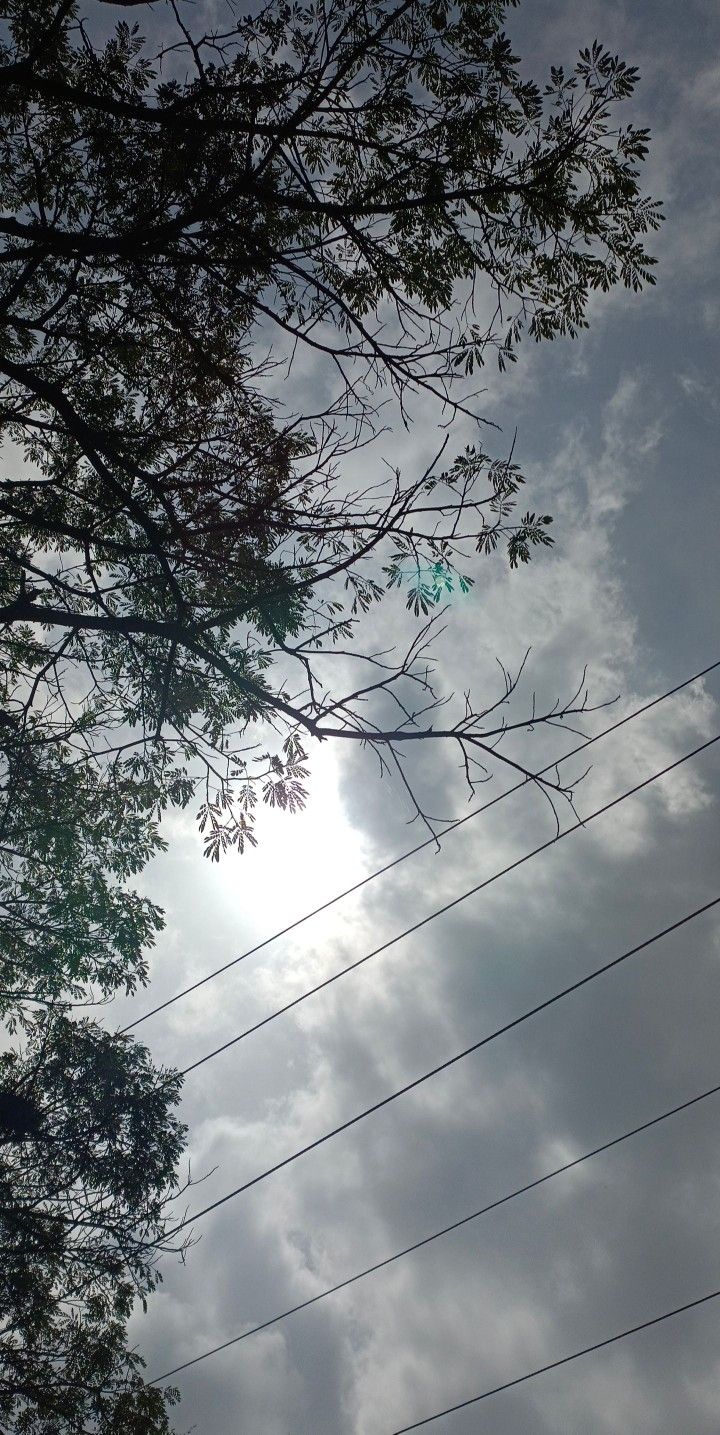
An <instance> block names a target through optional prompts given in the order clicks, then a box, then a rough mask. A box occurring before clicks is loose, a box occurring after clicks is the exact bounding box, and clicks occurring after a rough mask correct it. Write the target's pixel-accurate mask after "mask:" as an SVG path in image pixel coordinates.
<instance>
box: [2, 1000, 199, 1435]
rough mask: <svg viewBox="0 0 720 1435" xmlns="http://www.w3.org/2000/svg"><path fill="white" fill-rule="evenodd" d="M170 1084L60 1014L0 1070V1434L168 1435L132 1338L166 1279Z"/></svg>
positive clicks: (172, 1186) (127, 1048) (141, 1051)
mask: <svg viewBox="0 0 720 1435" xmlns="http://www.w3.org/2000/svg"><path fill="white" fill-rule="evenodd" d="M180 1084H181V1079H180V1077H179V1076H177V1075H175V1074H173V1073H170V1072H158V1071H157V1070H156V1069H155V1068H154V1066H153V1064H152V1062H151V1060H150V1057H149V1054H148V1052H147V1051H146V1050H145V1048H144V1047H142V1046H141V1045H140V1044H139V1043H136V1042H134V1041H132V1040H131V1039H130V1038H128V1037H122V1036H111V1035H109V1034H108V1033H107V1032H106V1031H103V1030H102V1028H101V1027H99V1026H98V1025H97V1024H96V1023H94V1022H91V1021H89V1020H87V1019H84V1020H82V1021H78V1020H71V1019H69V1018H68V1017H67V1016H66V1015H63V1014H62V1013H61V1012H57V1011H55V1012H50V1011H44V1012H42V1013H41V1014H40V1015H39V1016H38V1017H37V1018H36V1019H35V1020H34V1021H33V1022H32V1023H28V1024H27V1026H26V1029H25V1032H24V1041H23V1044H22V1048H21V1050H19V1051H16V1050H12V1051H10V1052H8V1053H6V1054H3V1055H2V1056H0V1251H1V1253H2V1259H0V1295H1V1299H0V1310H1V1312H2V1314H1V1316H0V1418H1V1419H2V1428H3V1430H6V1431H8V1432H10V1431H13V1432H14V1431H17V1432H21V1431H23V1432H24V1431H33V1432H38V1435H39V1432H40V1431H43V1432H48V1435H49V1432H50V1431H51V1430H52V1431H54V1430H63V1431H64V1430H73V1431H74V1430H83V1429H92V1430H95V1431H98V1432H101V1431H102V1432H105V1431H107V1432H108V1435H110V1432H114V1431H116V1430H117V1431H122V1432H125V1431H127V1432H128V1435H130V1432H137V1435H140V1432H141V1431H142V1432H144V1431H146V1430H147V1431H156V1430H157V1431H158V1432H162V1431H164V1430H166V1429H168V1428H169V1427H168V1426H167V1412H166V1407H165V1402H164V1400H163V1399H162V1397H161V1396H160V1393H159V1392H158V1391H152V1390H149V1389H148V1388H146V1387H145V1385H144V1382H143V1379H142V1373H141V1366H142V1362H141V1361H140V1359H139V1358H138V1356H137V1355H134V1354H131V1353H130V1352H128V1350H127V1345H126V1325H127V1320H128V1317H129V1315H130V1312H131V1310H132V1306H133V1302H134V1301H135V1300H136V1299H138V1298H139V1299H142V1300H145V1299H146V1297H147V1295H148V1294H149V1293H150V1292H151V1291H152V1290H153V1289H155V1287H156V1285H157V1283H158V1281H159V1280H160V1279H161V1275H160V1272H159V1271H158V1269H157V1249H158V1247H159V1246H162V1245H163V1238H164V1231H165V1229H166V1225H167V1222H166V1220H165V1214H164V1213H165V1210H166V1207H168V1205H169V1203H170V1202H171V1201H172V1200H173V1199H174V1198H175V1197H176V1196H177V1195H178V1194H180V1193H179V1190H178V1186H177V1177H176V1169H177V1165H178V1160H179V1157H180V1154H181V1151H182V1147H183V1143H184V1134H185V1128H184V1127H183V1126H182V1125H181V1124H180V1123H179V1122H178V1120H177V1118H176V1117H175V1115H174V1114H173V1107H174V1106H175V1104H176V1103H177V1100H178V1096H179V1090H180ZM166 1244H167V1243H166ZM171 1394H172V1393H171ZM143 1421H145V1422H146V1423H144V1424H143V1423H142V1422H143Z"/></svg>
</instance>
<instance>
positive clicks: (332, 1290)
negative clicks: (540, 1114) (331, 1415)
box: [148, 1085, 720, 1385]
mask: <svg viewBox="0 0 720 1435" xmlns="http://www.w3.org/2000/svg"><path fill="white" fill-rule="evenodd" d="M719 1093H720V1085H717V1086H711V1087H710V1088H709V1090H708V1091H701V1092H700V1094H699V1095H698V1096H691V1097H690V1099H689V1100H688V1101H683V1102H681V1103H680V1105H679V1106H672V1107H671V1108H670V1110H669V1111H663V1112H662V1113H661V1114H660V1115H659V1116H653V1117H652V1118H651V1120H649V1121H643V1122H642V1124H641V1125H640V1126H633V1128H632V1130H631V1131H624V1132H623V1133H622V1135H621V1136H614V1137H613V1138H612V1140H611V1141H604V1142H603V1143H602V1145H601V1146H595V1147H593V1149H592V1151H586V1152H585V1153H584V1154H583V1155H582V1156H576V1157H575V1158H574V1160H572V1161H566V1162H565V1163H564V1165H562V1166H556V1167H555V1169H554V1170H553V1171H546V1172H545V1175H544V1176H538V1177H536V1179H535V1180H534V1181H528V1182H527V1183H526V1184H525V1185H524V1186H516V1187H515V1189H514V1190H513V1191H509V1192H508V1193H507V1194H506V1195H504V1196H499V1197H498V1198H497V1200H495V1201H490V1202H489V1203H488V1205H486V1206H481V1207H480V1209H479V1210H478V1211H472V1212H471V1214H470V1215H469V1216H461V1218H460V1220H458V1221H453V1222H452V1223H451V1224H450V1225H449V1226H443V1227H442V1229H441V1230H439V1231H433V1233H432V1235H430V1236H423V1238H422V1240H419V1241H413V1243H412V1245H410V1246H404V1247H403V1249H402V1250H401V1251H395V1253H394V1255H392V1256H386V1257H385V1259H384V1260H382V1261H376V1262H375V1264H374V1265H372V1266H366V1267H365V1269H364V1270H362V1271H356V1273H355V1275H352V1276H347V1277H346V1279H345V1280H343V1281H338V1282H337V1284H336V1285H334V1286H328V1288H327V1290H324V1291H319V1292H318V1293H317V1295H312V1296H309V1297H308V1299H307V1300H303V1301H300V1302H299V1303H298V1304H297V1305H293V1306H290V1307H289V1308H288V1309H287V1310H283V1311H281V1312H280V1314H279V1315H273V1316H271V1317H270V1318H269V1320H264V1321H261V1323H260V1324H259V1325H254V1326H252V1327H251V1329H250V1330H244V1331H243V1332H242V1333H241V1334H240V1335H234V1336H232V1337H231V1339H230V1340H224V1341H223V1342H222V1344H221V1345H214V1346H213V1347H212V1349H211V1350H204V1351H203V1352H202V1354H201V1355H196V1356H195V1357H194V1358H193V1359H192V1360H186V1361H184V1362H183V1364H182V1365H176V1366H174V1368H173V1369H172V1370H166V1371H165V1372H164V1374H162V1375H156V1376H153V1379H152V1380H150V1381H149V1382H148V1383H149V1384H150V1385H158V1384H159V1383H160V1381H161V1380H169V1379H170V1377H171V1376H172V1375H179V1373H180V1371H181V1370H189V1368H190V1366H191V1365H198V1364H199V1363H200V1361H202V1360H207V1359H208V1358H209V1357H210V1356H211V1355H218V1354H219V1352H220V1351H222V1350H227V1349H228V1347H229V1346H231V1345H237V1344H238V1343H239V1342H240V1341H241V1340H248V1339H249V1337H250V1336H251V1335H258V1334H259V1332H260V1331H262V1330H267V1329H268V1327H269V1326H271V1325H277V1323H278V1322H279V1321H281V1320H286V1319H287V1317H288V1316H290V1315H297V1313H298V1311H301V1310H307V1308H308V1306H311V1305H316V1304H317V1302H318V1301H320V1300H325V1298H326V1297H327V1296H330V1295H335V1294H336V1293H337V1292H338V1291H341V1290H345V1289H346V1287H347V1286H352V1285H355V1283H356V1281H361V1280H363V1279H364V1278H365V1276H371V1275H374V1274H375V1272H376V1271H381V1270H384V1268H385V1267H386V1266H391V1265H393V1264H394V1262H395V1261H399V1260H401V1259H402V1257H403V1256H409V1255H412V1253H413V1252H414V1251H419V1250H422V1248H423V1246H429V1245H431V1243H432V1242H433V1241H438V1240H440V1237H441V1236H447V1235H450V1233H451V1232H452V1231H459V1230H460V1229H461V1228H462V1227H463V1226H467V1225H469V1224H470V1222H471V1221H477V1220H478V1219H479V1218H480V1216H486V1215H488V1214H489V1212H490V1211H496V1210H497V1209H498V1207H500V1206H505V1205H507V1203H508V1202H509V1201H514V1200H515V1199H516V1198H517V1197H518V1196H524V1195H526V1194H527V1192H528V1191H534V1190H535V1189H536V1188H537V1187H538V1186H544V1185H545V1184H546V1182H548V1181H552V1180H554V1178H555V1177H556V1176H562V1175H563V1174H564V1173H565V1172H566V1171H573V1170H574V1169H575V1167H576V1166H582V1165H583V1164H584V1162H585V1161H590V1160H591V1159H592V1157H593V1156H600V1155H601V1154H602V1153H603V1152H604V1151H610V1150H611V1149H612V1148H613V1147H614V1146H620V1145H621V1144H622V1142H624V1141H629V1140H630V1139H631V1137H633V1136H639V1135H640V1134H641V1132H643V1131H649V1130H650V1129H651V1127H653V1126H659V1125H660V1123H661V1122H662V1121H667V1120H668V1119H669V1117H671V1116H677V1115H679V1113H680V1112H681V1111H687V1110H689V1108H690V1107H691V1106H697V1105H698V1104H699V1103H700V1102H701V1101H707V1099H708V1097H710V1096H717V1095H718V1094H719Z"/></svg>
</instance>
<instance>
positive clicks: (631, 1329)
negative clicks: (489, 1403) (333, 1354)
mask: <svg viewBox="0 0 720 1435" xmlns="http://www.w3.org/2000/svg"><path fill="white" fill-rule="evenodd" d="M718 1296H720V1290H714V1291H709V1292H708V1294H707V1295H701V1296H698V1297H697V1300H689V1301H686V1303H685V1305H677V1306H675V1309H674V1310H666V1311H664V1313H663V1314H662V1315H655V1316H653V1317H652V1320H643V1321H641V1322H640V1325H631V1326H628V1328H627V1330H621V1331H618V1333H617V1335H608V1336H606V1338H605V1340H596V1341H595V1344H594V1345H585V1346H583V1349H582V1350H574V1351H573V1353H572V1355H563V1356H562V1357H561V1359H560V1360H552V1361H550V1363H549V1365H538V1366H537V1367H536V1369H535V1370H528V1371H527V1372H526V1373H525V1375H516V1377H515V1379H514V1380H506V1381H505V1382H504V1384H503V1385H494V1386H493V1388H492V1390H483V1391H482V1392H481V1394H480V1395H471V1396H470V1399H469V1400H459V1401H458V1403H457V1404H456V1405H448V1406H446V1408H445V1409H444V1410H438V1411H436V1413H435V1414H434V1415H426V1416H425V1419H424V1420H416V1421H415V1422H414V1424H412V1425H403V1426H402V1428H401V1429H400V1430H394V1431H393V1435H408V1431H410V1430H419V1429H420V1427H421V1426H422V1425H432V1423H433V1421H434V1420H442V1418H443V1416H444V1415H453V1414H454V1413H455V1411H456V1410H466V1409H467V1407H468V1405H476V1404H477V1402H478V1400H489V1398H490V1396H491V1395H500V1393H501V1392H502V1391H503V1390H512V1389H513V1387H514V1386H517V1385H523V1384H524V1382H525V1381H526V1380H534V1379H535V1376H536V1375H545V1374H546V1373H547V1371H548V1370H558V1369H559V1368H560V1366H561V1365H569V1364H570V1361H571V1360H579V1359H580V1357H581V1355H591V1354H592V1353H593V1351H595V1350H603V1349H604V1348H605V1347H606V1346H608V1345H614V1344H615V1342H616V1341H618V1340H626V1339H627V1337H628V1336H629V1335H637V1333H638V1331H640V1330H649V1329H650V1327H651V1326H653V1325H660V1324H661V1323H662V1321H664V1320H672V1318H673V1316H676V1315H683V1314H684V1313H685V1311H688V1310H696V1309H697V1307H698V1306H700V1305H705V1304H706V1303H707V1301H710V1300H717V1298H718Z"/></svg>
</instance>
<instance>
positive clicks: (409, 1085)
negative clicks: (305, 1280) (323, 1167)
mask: <svg viewBox="0 0 720 1435" xmlns="http://www.w3.org/2000/svg"><path fill="white" fill-rule="evenodd" d="M718 903H720V897H713V898H712V900H711V901H709V902H705V903H704V904H703V905H702V906H701V907H696V908H695V910H694V911H692V912H688V913H686V915H685V916H684V917H680V918H678V920H677V921H676V922H672V923H671V924H670V925H669V926H667V927H663V929H662V931H660V932H655V933H654V935H653V936H652V937H646V938H645V940H644V941H642V942H639V943H638V944H637V946H635V947H630V949H629V950H628V951H626V952H622V953H621V954H620V956H619V957H613V958H612V960H611V961H609V962H605V963H604V964H603V965H602V966H601V967H596V968H595V970H594V971H592V972H589V973H588V975H587V976H584V977H580V978H579V979H578V980H577V981H575V982H572V983H570V985H569V986H566V987H563V988H562V989H561V990H560V991H559V992H555V993H554V995H553V996H551V997H546V998H545V1000H544V1001H542V1002H538V1003H537V1004H536V1005H535V1006H533V1007H530V1008H529V1010H527V1011H525V1012H522V1013H521V1015H520V1016H516V1017H513V1019H512V1021H508V1022H505V1023H504V1024H503V1025H502V1026H500V1027H497V1028H496V1029H495V1031H492V1032H490V1033H489V1034H488V1035H487V1036H484V1037H481V1038H480V1040H479V1041H474V1042H473V1043H472V1045H471V1046H466V1047H465V1048H464V1049H463V1050H462V1051H459V1052H456V1054H455V1055H454V1056H451V1057H448V1058H447V1060H446V1061H441V1062H439V1063H438V1065H437V1066H433V1067H431V1068H430V1070H429V1071H425V1072H423V1074H422V1076H416V1077H415V1078H414V1080H413V1081H408V1082H406V1084H405V1085H404V1086H400V1087H398V1089H397V1091H391V1092H390V1094H389V1096H383V1097H382V1098H381V1100H380V1101H375V1102H373V1104H372V1105H371V1106H366V1107H364V1108H363V1110H362V1111H359V1112H357V1113H356V1114H355V1116H351V1117H349V1118H348V1120H347V1121H342V1122H341V1123H340V1125H339V1126H334V1127H333V1128H332V1129H331V1130H330V1131H326V1132H325V1133H324V1134H323V1135H322V1136H317V1137H316V1138H315V1140H314V1141H309V1142H308V1143H307V1145H305V1146H301V1147H300V1148H299V1150H297V1151H293V1152H292V1153H291V1155H290V1156H285V1157H284V1158H283V1160H282V1161H276V1162H275V1164H274V1165H272V1166H268V1167H267V1168H266V1169H265V1170H264V1171H261V1172H260V1173H259V1174H258V1175H257V1176H252V1177H251V1178H250V1180H249V1181H245V1182H243V1184H242V1185H241V1186H236V1187H235V1188H234V1190H232V1191H228V1192H227V1193H226V1194H225V1195H224V1196H219V1197H218V1199H217V1200H216V1201H211V1202H210V1204H209V1205H208V1206H203V1207H202V1209H201V1210H199V1211H196V1212H195V1213H194V1214H193V1215H192V1216H188V1217H186V1219H185V1220H184V1221H181V1222H180V1223H179V1225H177V1226H174V1227H173V1228H172V1230H170V1231H168V1232H167V1234H166V1235H165V1236H164V1237H163V1240H164V1241H169V1240H171V1239H172V1238H173V1236H177V1235H178V1234H179V1232H180V1231H184V1230H185V1229H186V1227H187V1226H190V1225H192V1224H193V1223H194V1222H195V1221H199V1220H200V1219H201V1217H203V1216H207V1215H208V1214H209V1213H210V1212H211V1211H216V1210H217V1209H218V1207H220V1206H224V1205H225V1204H226V1202H227V1201H232V1200H234V1199H235V1197H236V1196H241V1195H242V1194H243V1192H245V1191H249V1190H250V1189H251V1187H253V1186H258V1185H259V1184H260V1182H261V1181H266V1180H267V1178H268V1176H273V1175H275V1173H276V1172H277V1171H282V1170H283V1169H284V1168H285V1167H286V1166H291V1165H292V1164H293V1162H294V1161H298V1160H299V1159H300V1157H301V1156H307V1155H308V1153H309V1152H310V1151H316V1150H317V1149H318V1147H319V1146H324V1145H325V1143H326V1142H327V1141H331V1140H332V1139H333V1137H335V1136H339V1135H340V1134H341V1133H342V1132H343V1131H349V1130H350V1128H351V1127H352V1126H357V1125H358V1123H359V1122H360V1121H365V1120H366V1118H367V1117H368V1116H373V1115H374V1114H375V1112H376V1111H382V1110H383V1108H384V1107H386V1106H390V1105H391V1103H392V1102H393V1101H397V1100H398V1099H399V1097H401V1096H406V1095H407V1093H408V1092H409V1091H415V1090H416V1089H417V1087H418V1086H422V1085H424V1083H425V1082H426V1081H430V1080H431V1078H432V1077H434V1076H438V1075H439V1074H440V1072H441V1071H447V1070H448V1069H449V1068H450V1067H451V1066H455V1065H456V1063H457V1062H459V1061H463V1060H464V1058H465V1057H466V1056H470V1055H471V1054H472V1052H474V1051H480V1049H481V1048H482V1047H484V1046H489V1045H490V1043H491V1042H493V1041H497V1039H498V1037H501V1036H504V1035H505V1033H506V1032H508V1031H512V1030H513V1029H514V1028H515V1027H518V1026H522V1024H523V1023H524V1022H526V1021H529V1020H530V1018H531V1017H534V1016H537V1015H538V1014H539V1013H540V1012H542V1011H546V1010H547V1009H548V1007H551V1006H554V1005H555V1004H556V1003H557V1002H559V1001H562V999H563V998H564V997H567V996H570V995H571V993H572V992H576V991H579V990H580V988H581V987H585V986H587V985H588V983H589V982H593V981H595V980H596V978H597V977H600V976H602V975H603V974H604V973H605V972H609V971H611V970H612V968H613V967H617V966H620V964H621V963H622V962H626V961H627V960H628V959H629V958H630V957H633V956H635V955H636V954H637V953H638V952H642V951H645V949H646V948H647V947H650V946H652V945H653V943H654V942H658V941H660V939H661V938H662V937H666V936H668V935H669V934H670V933H671V932H676V931H678V929H679V928H680V927H684V926H685V925H686V924H687V923H688V922H692V921H693V920H694V919H695V917H699V916H701V915H702V914H703V913H704V912H709V911H710V910H711V908H713V907H717V905H718Z"/></svg>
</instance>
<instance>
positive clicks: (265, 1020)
mask: <svg viewBox="0 0 720 1435" xmlns="http://www.w3.org/2000/svg"><path fill="white" fill-rule="evenodd" d="M718 741H720V733H719V734H718V735H717V737H712V738H710V739H709V740H708V741H707V742H704V743H701V744H700V746H699V747H696V748H693V750H692V752H688V753H686V754H685V756H684V757H680V758H677V760H676V761H675V762H671V763H669V764H668V765H667V767H664V768H662V769H661V771H660V772H656V773H654V774H653V775H652V777H646V778H645V779H644V781H643V782H639V783H637V784H636V786H635V787H630V788H628V790H627V792H623V793H622V794H621V795H620V797H615V798H613V799H612V801H611V802H606V803H604V804H603V806H602V807H598V808H596V810H595V811H594V812H591V813H589V815H588V816H587V817H583V818H581V819H579V820H578V821H577V822H574V823H573V824H572V826H570V827H566V828H565V831H564V832H557V833H556V834H555V836H554V837H549V838H548V839H547V841H546V842H541V843H540V845H539V846H538V847H533V848H532V850H531V851H530V852H526V853H525V855H524V856H523V857H517V858H516V859H515V861H514V862H510V863H508V865H507V867H502V868H501V869H500V871H499V872H494V873H492V875H491V876H490V877H486V878H485V879H484V880H483V881H482V882H478V883H477V884H476V885H475V886H474V887H470V888H469V890H468V891H467V892H461V894H460V896H459V897H453V899H452V901H451V902H446V903H445V905H444V906H442V907H436V908H435V910H434V911H433V912H430V913H428V915H427V916H426V917H421V918H420V920H419V921H418V922H413V924H412V926H410V927H406V928H405V929H404V931H402V932H398V933H397V935H396V936H394V937H390V938H389V939H388V941H386V942H383V943H382V944H381V945H380V946H379V947H374V948H373V950H372V951H371V952H367V953H366V954H365V956H364V957H358V958H357V960H356V961H354V962H350V963H349V965H348V966H346V967H341V968H340V970H339V971H337V972H333V974H332V976H330V977H325V978H324V979H323V981H321V982H317V983H316V985H315V986H314V987H309V988H308V990H307V991H305V992H301V993H300V995H299V996H296V997H293V999H292V1001H289V1002H286V1003H285V1005H284V1006H281V1007H278V1008H277V1009H276V1010H275V1011H273V1012H270V1013H269V1015H268V1016H264V1017H262V1018H261V1019H260V1021H256V1022H254V1023H253V1025H252V1026H248V1027H246V1028H245V1030H244V1031H241V1032H239V1033H238V1035H237V1036H232V1037H230V1038H229V1040H228V1041H224V1042H223V1043H222V1044H221V1045H220V1046H216V1047H214V1048H213V1050H212V1051H208V1052H206V1053H205V1055H204V1056H200V1057H198V1059H197V1061H192V1062H191V1063H190V1065H189V1066H186V1067H184V1068H183V1069H182V1070H181V1075H182V1076H187V1075H188V1074H189V1073H190V1072H191V1071H196V1070H197V1068H198V1067H199V1066H204V1064H205V1062H206V1061H212V1060H213V1059H214V1057H216V1056H220V1055H221V1054H222V1052H224V1051H228V1050H229V1048H230V1047H231V1046H237V1043H238V1042H240V1041H244V1040H245V1038H246V1037H248V1036H252V1034H253V1033H254V1032H256V1031H260V1030H261V1028H262V1027H264V1026H268V1025H269V1023H270V1022H271V1021H276V1020H277V1018H278V1017H280V1016H284V1015H285V1013H286V1012H289V1011H292V1009H293V1007H297V1006H300V1004H301V1002H304V1001H307V1000H308V997H313V996H316V995H317V993H318V992H321V991H324V990H325V988H326V987H329V986H332V985H333V983H334V982H337V981H339V980H340V978H341V977H345V976H347V975H348V973H349V972H354V971H357V969H358V967H362V966H364V964H365V962H369V961H371V960H372V958H373V957H377V956H379V955H380V953H381V952H386V951H388V950H389V948H390V947H393V946H395V944H396V943H397V942H400V941H402V940H403V938H404V937H409V936H411V935H412V934H413V933H414V932H419V931H420V930H421V928H422V927H426V926H427V925H428V923H429V922H434V921H435V918H436V917H442V916H444V914H445V913H446V912H450V911H452V909H453V908H454V907H457V906H459V905H460V903H461V902H466V901H467V900H468V898H469V897H474V896H475V895H476V894H477V893H478V892H482V891H484V889H485V888H486V887H490V886H491V885H492V883H493V882H497V881H498V880H499V879H500V878H501V877H506V876H507V874H508V873H509V872H514V871H516V869H517V868H518V867H522V866H523V864H524V863H525V862H529V861H530V860H531V859H532V858H533V857H537V856H538V855H539V854H540V853H541V852H547V851H548V849H549V848H550V847H554V846H555V844H556V843H557V842H562V840H563V838H564V837H569V836H570V834H571V833H573V832H577V831H578V830H579V828H581V827H588V826H589V824H590V823H591V822H594V821H595V819H596V818H597V817H602V816H603V814H604V813H606V812H610V810H611V809H612V808H613V807H617V806H618V804H619V803H621V802H625V801H626V799H627V798H628V797H633V796H634V795H635V793H637V792H641V791H642V789H643V788H645V787H649V785H650V784H651V783H653V782H657V780H658V779H659V778H661V777H665V776H666V775H667V774H668V773H669V772H672V771H673V769H674V768H676V767H680V766H681V765H682V763H684V762H689V760H690V758H692V757H697V755H698V753H701V752H704V751H705V750H706V748H709V747H712V746H713V743H716V742H718Z"/></svg>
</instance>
